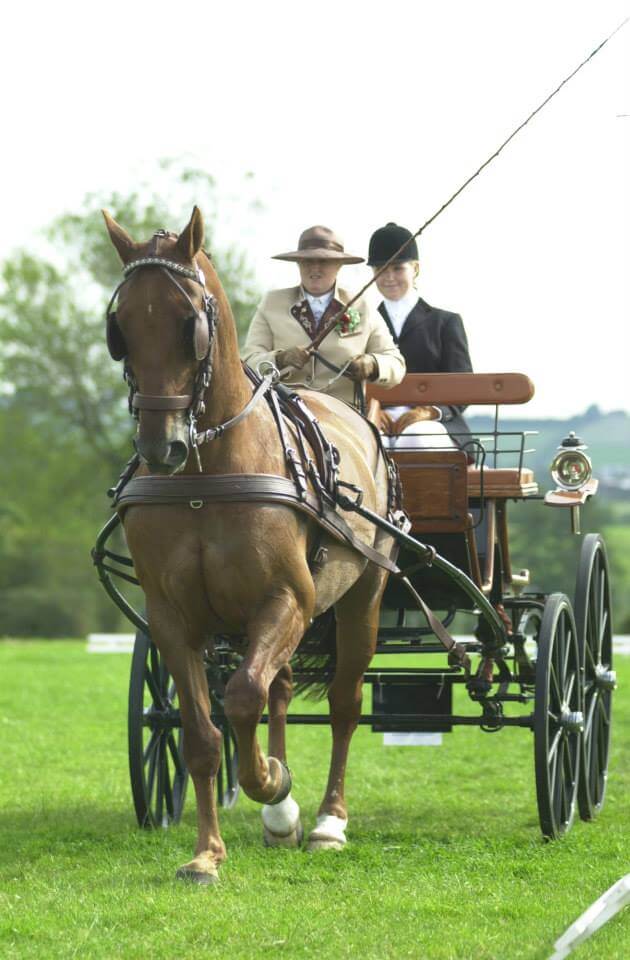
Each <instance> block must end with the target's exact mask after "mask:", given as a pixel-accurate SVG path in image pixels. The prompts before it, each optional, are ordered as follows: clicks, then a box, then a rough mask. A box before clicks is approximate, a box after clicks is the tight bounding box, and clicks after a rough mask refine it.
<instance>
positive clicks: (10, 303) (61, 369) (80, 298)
mask: <svg viewBox="0 0 630 960" xmlns="http://www.w3.org/2000/svg"><path fill="white" fill-rule="evenodd" d="M165 178H166V179H167V180H168V182H169V183H170V184H171V191H170V192H168V193H167V192H161V191H159V186H160V179H165ZM173 183H174V184H175V187H174V188H173V186H172V185H173ZM195 202H199V203H200V205H201V206H202V207H203V208H204V213H205V218H206V223H207V236H206V246H207V247H208V248H210V249H212V257H213V260H214V262H215V265H216V267H217V270H218V273H219V275H220V277H221V279H222V282H223V285H224V287H225V290H226V293H227V296H228V299H229V300H230V303H231V305H232V309H233V312H234V315H235V319H236V322H237V326H238V327H239V329H240V330H241V331H242V330H243V329H244V328H246V326H247V324H248V323H249V320H250V319H251V317H252V315H253V312H254V307H255V303H256V300H257V290H256V284H255V281H254V274H253V271H252V268H251V266H250V265H249V264H248V262H247V258H246V255H245V254H244V253H243V252H242V251H241V250H239V249H238V248H236V247H235V246H233V245H226V246H218V247H217V248H216V249H215V248H214V237H213V234H214V224H215V222H216V219H217V216H218V210H219V198H218V191H217V187H216V184H215V181H214V179H213V178H212V177H211V176H209V175H208V174H205V173H203V172H202V171H199V170H191V169H183V168H182V167H181V164H178V163H177V162H175V161H164V162H163V163H162V164H161V167H160V170H159V171H158V172H157V175H156V178H155V179H154V184H153V185H152V186H148V185H147V184H142V185H140V186H139V187H138V188H137V189H136V190H134V191H133V192H132V193H130V194H122V193H113V194H110V195H108V196H105V195H97V194H91V195H89V196H87V197H86V198H85V202H84V204H83V209H82V210H81V211H80V212H79V213H68V214H65V215H63V216H61V217H59V218H57V219H56V220H54V221H53V222H52V223H51V224H50V226H49V227H48V228H47V229H46V231H45V239H46V246H45V253H44V256H40V255H38V253H35V252H33V251H25V250H19V251H17V252H16V253H15V254H14V255H13V256H12V257H10V258H9V259H8V260H7V261H6V262H5V263H4V265H3V268H2V281H3V289H2V292H1V293H0V343H2V344H4V346H3V347H2V349H1V352H0V370H1V372H2V374H3V377H2V379H3V381H4V383H5V384H6V389H7V390H8V391H9V392H11V393H13V394H14V395H15V396H16V398H19V401H20V404H21V405H22V406H23V407H25V408H28V409H29V410H30V411H31V415H32V418H33V425H38V427H39V429H47V430H51V429H52V428H53V426H56V428H57V429H59V427H60V425H61V424H64V425H65V429H67V428H68V427H71V428H74V429H76V430H77V431H78V432H79V434H80V435H81V436H82V438H83V442H84V443H85V444H86V445H87V446H88V447H89V448H90V449H92V450H93V452H94V454H95V455H97V456H98V457H100V458H103V459H104V460H106V461H107V462H108V463H109V464H110V465H111V467H112V468H114V469H115V468H116V466H117V465H118V464H119V463H120V462H121V459H122V457H123V456H124V450H125V448H126V446H127V444H128V436H129V429H130V427H129V422H128V418H127V415H126V405H125V403H124V399H123V398H124V396H125V391H124V390H123V389H122V388H121V385H120V368H119V367H116V365H115V364H113V363H112V362H111V360H110V358H109V356H108V354H107V350H106V347H105V342H104V323H103V311H104V308H105V305H106V304H107V301H108V299H109V295H110V294H111V291H112V290H113V289H114V288H115V286H116V284H117V283H118V282H119V280H120V263H119V261H118V258H117V255H116V253H115V251H114V249H113V247H112V245H111V243H110V241H109V238H108V236H107V233H106V231H105V229H104V227H103V221H102V217H101V214H100V210H101V208H103V207H105V208H107V209H109V210H110V211H111V212H112V213H113V214H114V216H115V218H116V219H117V220H118V221H119V222H120V223H122V224H124V226H125V228H126V229H127V230H128V232H129V233H130V234H131V235H132V236H133V237H136V238H138V239H145V238H146V239H148V238H149V237H150V236H151V235H152V234H153V233H154V232H155V230H157V229H159V228H160V227H162V226H164V227H169V228H174V229H177V228H178V227H179V226H180V225H181V224H184V223H185V222H186V221H187V219H188V217H189V215H190V210H191V208H192V206H193V204H194V203H195ZM250 207H251V204H250Z"/></svg>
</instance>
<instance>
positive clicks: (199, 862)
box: [175, 856, 219, 887]
mask: <svg viewBox="0 0 630 960" xmlns="http://www.w3.org/2000/svg"><path fill="white" fill-rule="evenodd" d="M175 876H176V878H177V879H178V880H185V881H187V882H188V883H196V884H198V885H199V886H202V887H208V886H210V885H211V884H214V883H218V882H219V871H218V870H217V865H216V863H215V862H214V860H212V859H210V857H203V856H201V857H195V859H194V860H191V861H190V863H185V864H184V866H183V867H180V868H179V870H178V871H177V873H176V874H175Z"/></svg>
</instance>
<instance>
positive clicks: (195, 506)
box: [188, 500, 203, 510]
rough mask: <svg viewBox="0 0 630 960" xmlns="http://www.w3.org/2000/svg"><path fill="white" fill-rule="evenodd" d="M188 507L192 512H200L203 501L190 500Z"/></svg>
mask: <svg viewBox="0 0 630 960" xmlns="http://www.w3.org/2000/svg"><path fill="white" fill-rule="evenodd" d="M188 506H189V507H190V508H191V509H192V510H201V508H202V507H203V500H190V501H189V504H188Z"/></svg>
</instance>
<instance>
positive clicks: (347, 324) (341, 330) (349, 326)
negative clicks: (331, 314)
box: [337, 307, 361, 337]
mask: <svg viewBox="0 0 630 960" xmlns="http://www.w3.org/2000/svg"><path fill="white" fill-rule="evenodd" d="M360 320H361V314H360V312H359V311H358V310H357V309H356V307H350V309H349V310H346V312H345V313H344V315H343V317H342V318H341V320H339V322H338V323H337V332H338V334H339V336H340V337H345V336H346V335H347V334H348V333H353V332H354V331H355V330H356V328H357V327H358V326H359V321H360Z"/></svg>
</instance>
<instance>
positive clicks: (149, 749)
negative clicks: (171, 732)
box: [142, 730, 160, 764]
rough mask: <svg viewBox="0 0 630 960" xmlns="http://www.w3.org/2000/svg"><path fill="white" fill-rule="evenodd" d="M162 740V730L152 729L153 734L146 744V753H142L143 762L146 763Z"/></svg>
mask: <svg viewBox="0 0 630 960" xmlns="http://www.w3.org/2000/svg"><path fill="white" fill-rule="evenodd" d="M159 742H160V731H159V730H152V731H151V736H150V737H149V742H148V743H147V745H146V748H145V750H144V753H143V754H142V762H143V763H145V764H146V762H147V761H148V759H149V757H150V756H151V754H152V753H153V752H154V750H155V748H156V747H157V745H158V743H159Z"/></svg>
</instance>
